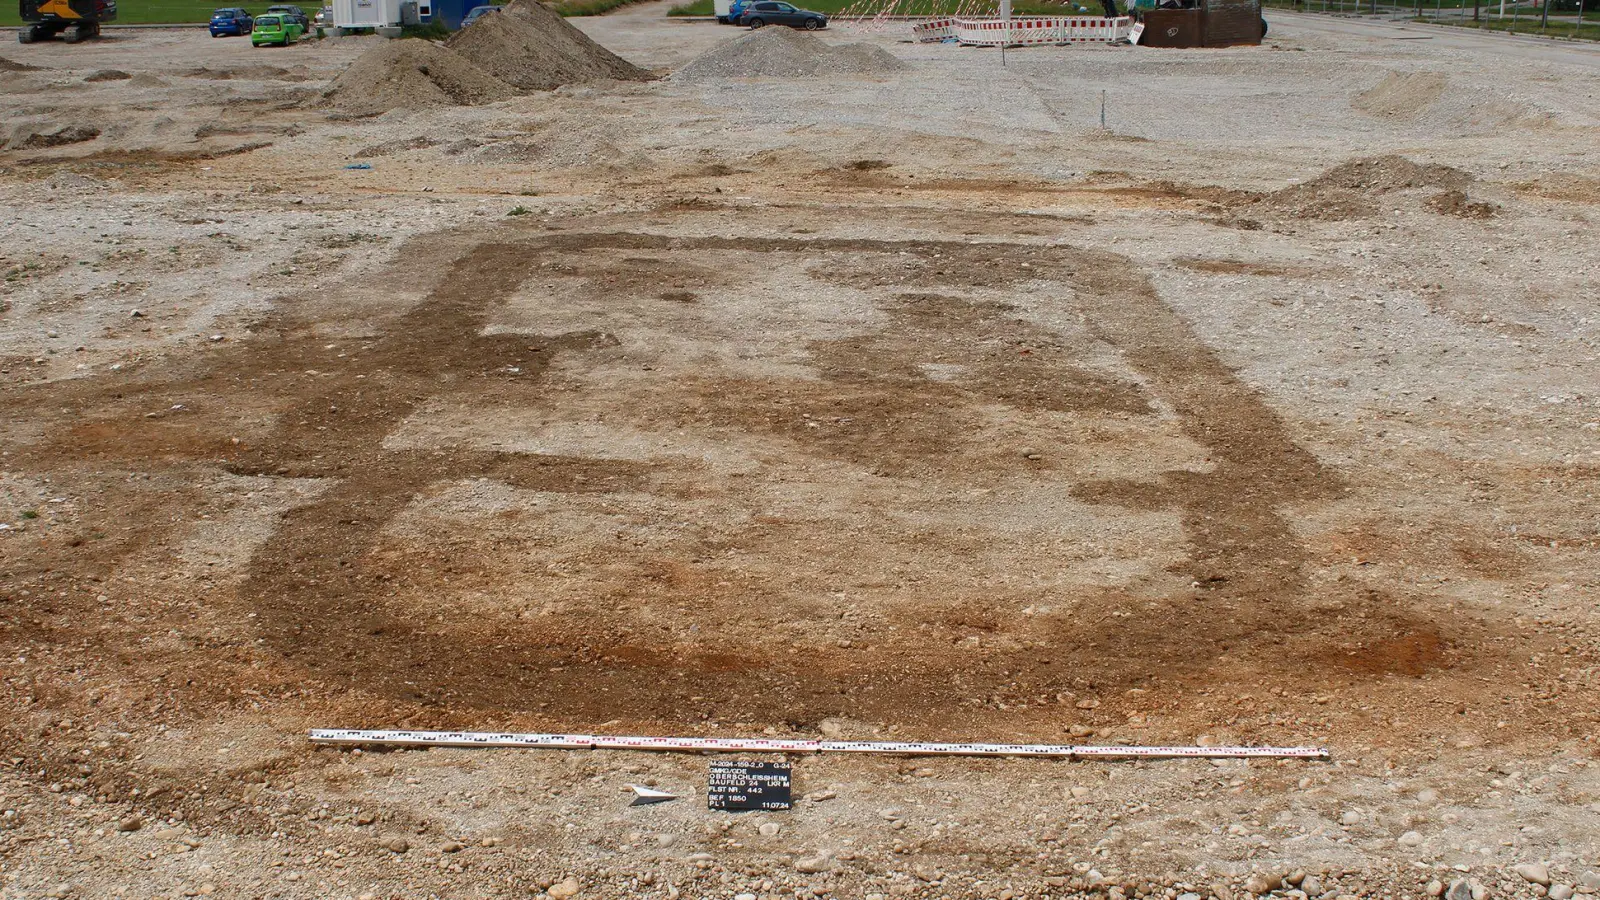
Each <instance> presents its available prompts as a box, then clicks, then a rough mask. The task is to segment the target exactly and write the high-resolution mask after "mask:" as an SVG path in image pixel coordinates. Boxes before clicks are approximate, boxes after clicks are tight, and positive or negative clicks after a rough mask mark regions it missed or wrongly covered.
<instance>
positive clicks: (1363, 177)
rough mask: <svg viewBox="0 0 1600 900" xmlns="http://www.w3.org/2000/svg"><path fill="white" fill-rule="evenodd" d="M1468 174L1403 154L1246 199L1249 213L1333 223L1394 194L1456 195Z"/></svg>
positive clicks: (1358, 162) (1366, 160) (1359, 162)
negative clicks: (1435, 192) (1430, 192)
mask: <svg viewBox="0 0 1600 900" xmlns="http://www.w3.org/2000/svg"><path fill="white" fill-rule="evenodd" d="M1472 180H1473V179H1472V176H1471V175H1470V174H1468V173H1466V172H1463V171H1461V170H1460V169H1457V168H1454V167H1452V166H1441V165H1436V164H1431V163H1428V164H1423V163H1415V162H1412V161H1411V160H1409V159H1406V158H1405V157H1403V156H1394V155H1387V156H1369V157H1363V158H1361V159H1353V160H1350V161H1349V162H1346V163H1341V164H1339V165H1337V166H1335V167H1333V168H1332V169H1329V170H1328V171H1326V172H1324V173H1322V174H1321V175H1319V176H1317V177H1316V178H1314V179H1312V180H1310V181H1308V182H1306V183H1304V184H1296V185H1291V186H1289V187H1286V188H1284V189H1282V190H1279V191H1273V192H1272V193H1270V194H1265V195H1262V196H1260V197H1257V198H1255V199H1252V200H1250V201H1248V203H1247V210H1248V211H1249V212H1250V213H1253V214H1260V215H1268V216H1274V215H1276V216H1289V217H1292V218H1298V219H1322V220H1327V221H1338V220H1342V219H1355V218H1361V217H1363V216H1370V215H1373V214H1375V213H1376V212H1377V211H1378V200H1379V198H1380V197H1382V196H1383V195H1385V194H1390V193H1393V192H1396V191H1405V190H1415V189H1419V188H1432V189H1434V190H1440V189H1442V190H1445V191H1457V192H1459V191H1460V190H1461V189H1462V188H1464V187H1466V186H1467V185H1469V184H1471V183H1472Z"/></svg>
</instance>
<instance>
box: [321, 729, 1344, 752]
mask: <svg viewBox="0 0 1600 900" xmlns="http://www.w3.org/2000/svg"><path fill="white" fill-rule="evenodd" d="M311 742H312V743H314V744H347V745H374V746H388V747H522V748H534V749H537V748H544V749H549V750H667V751H678V752H688V753H885V754H894V755H900V756H1046V757H1056V758H1064V759H1071V758H1075V757H1076V758H1085V759H1088V758H1104V759H1125V758H1130V757H1133V758H1143V759H1183V758H1188V759H1237V758H1251V757H1254V758H1267V759H1327V758H1328V751H1327V750H1326V749H1324V748H1322V747H1120V746H1094V745H1088V746H1085V745H1069V744H935V743H929V742H926V741H812V740H803V739H799V740H791V739H786V738H701V737H635V736H606V735H599V734H516V733H512V732H484V731H385V730H371V731H364V730H358V729H350V728H314V729H312V730H311Z"/></svg>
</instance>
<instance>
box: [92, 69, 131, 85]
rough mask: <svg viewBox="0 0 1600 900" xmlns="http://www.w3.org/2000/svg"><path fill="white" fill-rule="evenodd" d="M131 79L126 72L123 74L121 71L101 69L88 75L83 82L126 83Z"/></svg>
mask: <svg viewBox="0 0 1600 900" xmlns="http://www.w3.org/2000/svg"><path fill="white" fill-rule="evenodd" d="M132 77H133V76H132V75H129V74H128V73H127V72H124V71H122V70H121V69H101V70H100V71H98V72H92V73H90V74H89V75H88V76H87V77H85V78H84V79H83V80H84V81H94V82H99V81H127V80H128V79H130V78H132Z"/></svg>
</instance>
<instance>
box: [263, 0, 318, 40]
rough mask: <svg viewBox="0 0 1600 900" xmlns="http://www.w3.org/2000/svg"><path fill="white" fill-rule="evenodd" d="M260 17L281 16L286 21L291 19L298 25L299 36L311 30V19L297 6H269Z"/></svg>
mask: <svg viewBox="0 0 1600 900" xmlns="http://www.w3.org/2000/svg"><path fill="white" fill-rule="evenodd" d="M262 15H267V16H282V17H284V18H286V19H293V20H295V21H296V22H299V23H300V33H301V34H304V33H305V32H307V31H310V30H311V17H310V16H308V15H306V11H305V10H303V9H301V8H300V7H298V6H269V7H267V11H266V12H265V13H263V14H262Z"/></svg>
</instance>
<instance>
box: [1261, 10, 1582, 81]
mask: <svg viewBox="0 0 1600 900" xmlns="http://www.w3.org/2000/svg"><path fill="white" fill-rule="evenodd" d="M1265 12H1266V15H1267V21H1268V22H1270V23H1271V25H1272V28H1273V30H1274V32H1275V33H1279V34H1286V33H1293V32H1295V31H1299V30H1304V31H1311V32H1321V33H1326V34H1346V35H1350V36H1352V37H1362V38H1367V39H1369V40H1379V41H1381V40H1407V39H1415V38H1420V37H1426V38H1431V40H1430V41H1429V43H1430V44H1432V45H1433V46H1436V47H1439V46H1443V47H1451V48H1455V49H1460V50H1471V51H1472V52H1474V53H1501V54H1504V55H1506V56H1515V57H1520V58H1522V59H1533V60H1539V61H1542V62H1552V63H1563V64H1566V65H1574V66H1587V67H1589V68H1594V69H1600V43H1591V42H1588V41H1583V42H1578V41H1573V42H1566V41H1553V40H1550V39H1549V38H1540V37H1528V36H1523V35H1514V34H1503V33H1495V32H1485V31H1475V30H1468V29H1465V28H1458V27H1455V26H1451V25H1427V24H1421V23H1415V22H1384V21H1371V20H1364V19H1346V18H1334V17H1333V16H1324V15H1318V14H1315V13H1294V12H1288V11H1286V10H1281V9H1268V10H1265ZM1280 27H1282V28H1283V31H1277V29H1278V28H1280Z"/></svg>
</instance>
